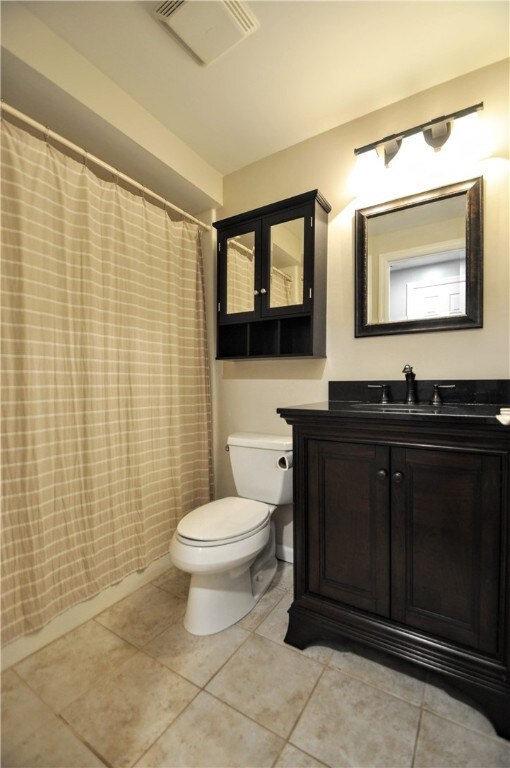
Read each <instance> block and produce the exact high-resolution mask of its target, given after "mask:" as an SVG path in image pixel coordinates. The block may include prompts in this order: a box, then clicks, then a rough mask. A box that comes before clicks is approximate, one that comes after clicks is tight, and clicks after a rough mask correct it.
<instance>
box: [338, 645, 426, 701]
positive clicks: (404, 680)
mask: <svg viewBox="0 0 510 768" xmlns="http://www.w3.org/2000/svg"><path fill="white" fill-rule="evenodd" d="M329 666H330V667H334V668H335V669H339V670H341V671H342V672H345V673H346V674H347V675H352V676H353V677H357V678H359V679H360V680H363V682H365V683H369V684H370V685H373V686H375V687H376V688H381V689H382V690H383V691H386V692H387V693H391V694H392V695H393V696H398V697H399V698H401V699H405V700H406V701H410V702H411V704H416V705H417V706H420V704H421V702H422V700H423V694H424V691H425V676H426V672H423V671H422V670H421V669H419V668H418V667H413V666H412V665H411V664H407V663H406V662H404V661H400V660H399V659H392V658H390V657H389V656H385V655H384V654H382V653H377V652H376V651H372V650H370V649H368V648H361V647H359V646H357V645H356V644H354V643H349V642H345V643H341V644H339V645H338V648H337V649H336V650H334V651H333V653H332V656H331V659H330V661H329Z"/></svg>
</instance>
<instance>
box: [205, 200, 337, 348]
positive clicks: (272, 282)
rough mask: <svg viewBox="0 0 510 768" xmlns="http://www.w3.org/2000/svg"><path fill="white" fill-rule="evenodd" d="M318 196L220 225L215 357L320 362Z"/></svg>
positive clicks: (324, 210) (322, 252) (322, 306)
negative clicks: (311, 358) (317, 359)
mask: <svg viewBox="0 0 510 768" xmlns="http://www.w3.org/2000/svg"><path fill="white" fill-rule="evenodd" d="M330 210H331V207H330V205H329V203H328V202H327V201H326V200H325V199H324V198H323V197H322V195H321V194H320V192H319V191H318V190H313V191H311V192H306V193H304V194H301V195H297V196H295V197H291V198H288V199H286V200H282V201H280V202H277V203H272V204H270V205H266V206H263V207H261V208H257V209H255V210H252V211H248V212H246V213H241V214H237V215H236V216H231V217H229V218H227V219H223V220H221V221H217V222H216V223H215V224H214V227H215V228H216V229H217V231H218V246H217V247H218V282H217V286H218V301H217V319H218V323H217V358H218V359H220V360H221V359H247V358H274V357H325V355H326V266H327V221H328V213H329V212H330Z"/></svg>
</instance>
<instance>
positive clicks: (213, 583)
mask: <svg viewBox="0 0 510 768" xmlns="http://www.w3.org/2000/svg"><path fill="white" fill-rule="evenodd" d="M228 448H229V451H230V458H231V462H232V469H233V474H234V480H235V482H236V489H237V491H238V493H240V496H229V497H226V498H224V499H218V500H217V501H212V502H210V503H209V504H204V505H203V506H201V507H198V508H197V509H194V510H193V511H192V512H189V513H188V514H187V515H186V516H185V517H183V518H182V520H181V521H180V522H179V524H178V526H177V530H176V532H175V534H174V536H173V538H172V542H171V544H170V557H171V559H172V562H173V563H174V565H175V566H176V567H177V568H179V569H181V570H182V571H186V572H187V573H190V574H191V582H190V588H189V594H188V602H187V606H186V613H185V617H184V626H185V628H186V629H187V631H188V632H190V633H191V634H194V635H209V634H213V633H215V632H219V631H221V630H222V629H225V628H226V627H229V626H231V625H232V624H235V623H236V622H237V621H239V619H241V618H242V617H243V616H245V615H246V614H247V613H249V612H250V611H251V610H252V608H253V607H254V605H255V604H256V603H257V602H258V600H259V599H260V598H261V597H262V595H263V594H264V592H265V591H266V589H267V588H268V587H269V585H270V583H271V581H272V579H273V577H274V575H275V573H276V567H277V561H276V556H275V532H274V522H273V520H272V519H271V518H272V514H273V512H274V510H275V509H276V506H277V504H288V503H290V501H291V500H292V450H291V448H292V442H291V439H290V438H285V437H280V436H274V435H259V434H255V433H237V434H234V435H231V436H230V437H229V439H228ZM247 491H248V492H249V493H250V496H251V498H250V497H247V495H246V492H247ZM255 494H256V495H255Z"/></svg>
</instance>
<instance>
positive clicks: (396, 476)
mask: <svg viewBox="0 0 510 768" xmlns="http://www.w3.org/2000/svg"><path fill="white" fill-rule="evenodd" d="M392 479H393V482H394V483H401V482H402V480H403V479H404V475H403V474H402V472H394V473H393V478H392Z"/></svg>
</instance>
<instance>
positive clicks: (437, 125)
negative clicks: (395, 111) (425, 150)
mask: <svg viewBox="0 0 510 768" xmlns="http://www.w3.org/2000/svg"><path fill="white" fill-rule="evenodd" d="M481 109H483V101H481V102H480V103H479V104H475V105H474V106H472V107H466V109H461V110H459V111H458V112H452V113H451V114H449V115H442V116H441V117H436V118H434V120H429V121H428V122H427V123H422V124H421V125H416V126H415V127H414V128H407V130H405V131H401V132H400V133H394V134H392V135H391V136H385V137H384V138H383V139H379V140H378V141H374V142H372V143H371V144H365V146H363V147H358V148H357V149H355V150H354V154H355V155H361V154H363V152H370V151H371V150H372V149H375V150H376V152H377V154H378V155H379V157H381V158H382V159H383V160H384V165H385V166H386V168H387V167H388V165H389V164H390V162H391V161H392V160H393V158H394V157H395V155H396V154H397V152H398V151H399V149H400V146H401V144H402V140H403V139H405V138H406V136H413V135H414V134H415V133H420V131H421V132H422V133H423V138H424V139H425V141H426V142H427V144H428V145H429V146H430V147H432V148H433V149H434V151H435V152H437V151H439V150H440V149H441V147H442V146H443V145H444V144H445V143H446V142H447V141H448V139H449V137H450V134H451V132H452V125H453V122H454V120H456V119H457V118H459V117H465V116H466V115H471V114H473V113H474V112H478V111H479V110H481Z"/></svg>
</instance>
